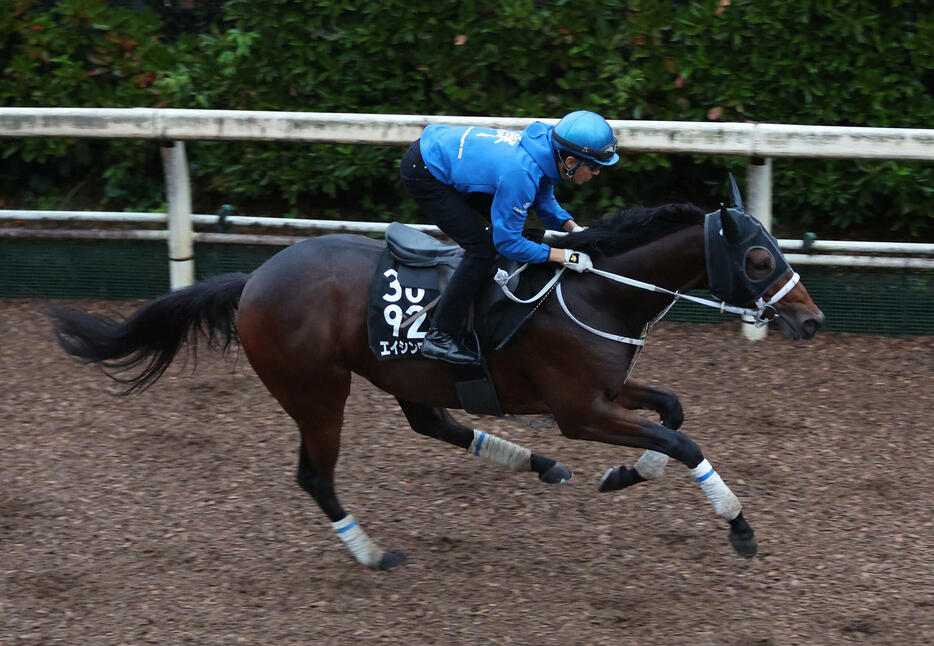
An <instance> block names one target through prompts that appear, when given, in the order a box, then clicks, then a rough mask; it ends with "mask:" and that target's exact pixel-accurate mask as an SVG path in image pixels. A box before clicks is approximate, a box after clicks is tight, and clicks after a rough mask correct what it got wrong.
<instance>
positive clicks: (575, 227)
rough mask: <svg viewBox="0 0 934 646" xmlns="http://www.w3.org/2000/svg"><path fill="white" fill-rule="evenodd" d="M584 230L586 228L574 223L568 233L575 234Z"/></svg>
mask: <svg viewBox="0 0 934 646" xmlns="http://www.w3.org/2000/svg"><path fill="white" fill-rule="evenodd" d="M586 228H587V227H582V226H581V225H579V224H577V223H575V224H574V227H573V228H572V229H571V230H570V232H569V233H577V232H578V231H583V230H584V229H586Z"/></svg>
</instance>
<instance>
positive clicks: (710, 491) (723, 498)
mask: <svg viewBox="0 0 934 646" xmlns="http://www.w3.org/2000/svg"><path fill="white" fill-rule="evenodd" d="M576 402H580V400H579V399H578V400H576V401H575V399H564V400H563V401H562V402H561V403H560V404H557V405H555V406H553V407H552V412H553V413H554V416H555V419H556V420H557V422H558V427H559V428H560V429H561V432H562V433H563V434H564V435H565V436H567V437H569V438H571V439H579V440H590V441H593V442H603V443H605V444H615V445H619V446H631V447H634V448H640V449H646V450H648V451H655V452H657V453H661V454H663V455H666V456H670V457H672V458H674V459H675V460H677V461H678V462H681V463H682V464H684V465H685V466H686V467H687V468H689V469H690V470H691V475H692V476H693V477H694V479H695V480H696V481H697V483H698V484H699V485H700V487H701V489H702V490H703V491H704V493H705V494H707V497H708V498H709V499H710V502H711V504H713V508H714V511H715V512H716V513H717V515H718V516H720V517H722V518H723V519H725V520H726V521H727V522H728V523H729V524H730V543H731V544H732V546H733V548H734V549H735V550H736V552H737V553H738V554H740V555H741V556H746V557H751V556H754V555H755V553H756V550H757V547H756V541H755V535H754V533H753V531H752V528H751V527H750V526H749V523H748V522H746V519H745V518H743V511H742V505H741V504H740V502H739V499H738V498H737V497H736V496H735V495H734V494H733V492H732V491H731V490H730V488H729V487H728V486H727V485H726V483H724V482H723V479H722V478H721V477H720V474H718V473H717V472H716V471H715V470H714V468H713V467H712V466H711V465H710V462H709V461H708V460H707V459H706V458H705V457H704V455H703V453H702V452H701V450H700V447H699V446H698V445H697V444H696V443H695V442H694V441H693V440H691V439H690V438H689V437H688V436H687V435H685V434H684V433H681V432H678V431H675V430H672V429H670V428H667V427H665V426H662V425H661V424H656V423H655V422H650V421H648V420H646V419H643V418H642V417H640V416H639V415H637V414H636V413H634V412H632V411H630V410H628V409H626V408H624V407H623V406H621V405H620V404H619V403H618V402H616V401H613V400H610V399H609V398H608V397H606V396H603V395H599V396H597V397H596V398H595V399H593V400H591V401H590V402H588V403H587V405H582V404H581V403H576Z"/></svg>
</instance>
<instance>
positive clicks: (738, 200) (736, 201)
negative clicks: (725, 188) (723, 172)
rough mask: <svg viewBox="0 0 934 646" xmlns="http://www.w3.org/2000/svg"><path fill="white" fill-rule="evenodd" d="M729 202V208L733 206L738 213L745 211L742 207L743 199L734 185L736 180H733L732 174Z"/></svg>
mask: <svg viewBox="0 0 934 646" xmlns="http://www.w3.org/2000/svg"><path fill="white" fill-rule="evenodd" d="M730 201H731V202H732V204H731V205H730V206H735V207H736V208H738V209H739V210H740V211H745V210H746V208H745V207H744V206H743V198H742V197H741V196H740V194H739V187H738V186H737V185H736V180H735V179H734V178H733V173H730Z"/></svg>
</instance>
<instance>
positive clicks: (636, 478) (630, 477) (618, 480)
mask: <svg viewBox="0 0 934 646" xmlns="http://www.w3.org/2000/svg"><path fill="white" fill-rule="evenodd" d="M644 481H645V478H643V477H642V476H640V475H639V472H638V471H636V470H635V469H634V468H632V467H624V466H619V467H613V468H611V469H607V472H606V473H604V474H603V478H602V479H601V480H600V491H601V492H606V491H619V490H620V489H625V488H626V487H631V486H632V485H634V484H638V483H640V482H644Z"/></svg>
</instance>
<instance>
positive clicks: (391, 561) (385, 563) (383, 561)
mask: <svg viewBox="0 0 934 646" xmlns="http://www.w3.org/2000/svg"><path fill="white" fill-rule="evenodd" d="M403 563H405V557H404V556H402V555H401V554H396V553H395V552H383V556H382V557H380V559H379V569H380V570H389V569H391V568H394V567H396V566H397V565H402V564H403Z"/></svg>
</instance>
